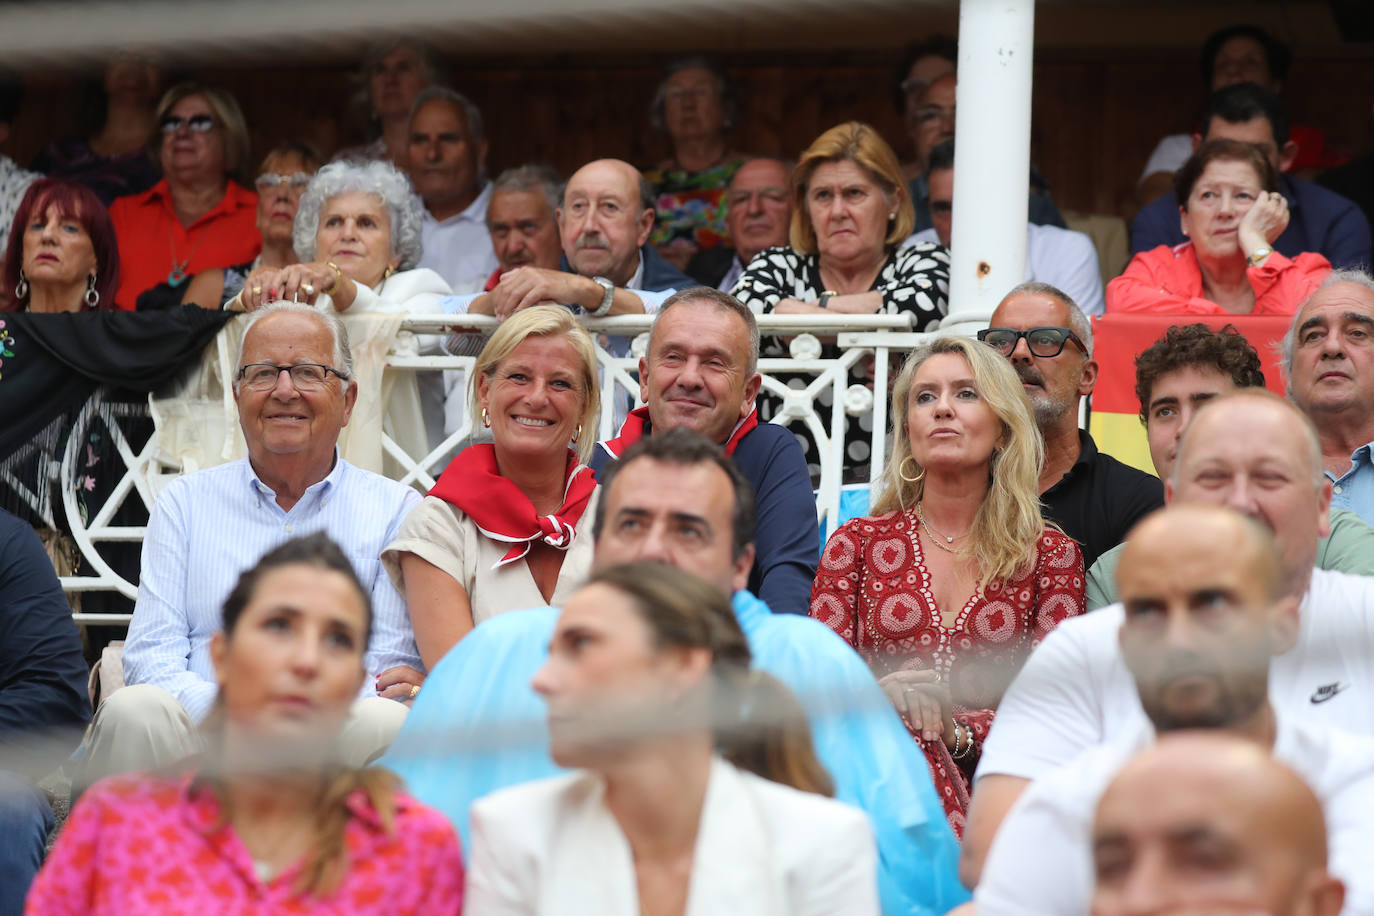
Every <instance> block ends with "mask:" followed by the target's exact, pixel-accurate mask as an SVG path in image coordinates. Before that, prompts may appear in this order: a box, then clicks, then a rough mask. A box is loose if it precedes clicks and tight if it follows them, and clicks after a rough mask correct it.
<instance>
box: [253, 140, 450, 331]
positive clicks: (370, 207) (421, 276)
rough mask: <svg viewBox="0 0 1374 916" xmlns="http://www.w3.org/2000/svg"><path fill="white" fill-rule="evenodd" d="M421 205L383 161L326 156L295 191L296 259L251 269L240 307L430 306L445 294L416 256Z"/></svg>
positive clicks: (382, 308) (416, 308)
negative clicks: (286, 303)
mask: <svg viewBox="0 0 1374 916" xmlns="http://www.w3.org/2000/svg"><path fill="white" fill-rule="evenodd" d="M422 214H423V210H422V209H421V205H420V199H419V198H418V197H416V196H415V193H414V192H413V191H412V190H411V188H410V181H409V180H408V179H407V178H406V177H405V175H403V174H401V172H400V171H398V170H397V169H396V167H395V166H393V165H391V164H390V163H388V162H365V163H359V162H334V163H330V164H329V165H327V166H325V167H324V168H322V169H320V170H319V171H318V172H316V173H315V177H314V178H312V179H311V181H310V184H309V186H308V187H307V188H306V189H305V194H303V195H302V196H301V202H300V208H299V209H298V210H297V211H296V225H295V228H294V230H293V234H292V235H293V242H294V245H295V248H296V254H297V255H298V256H299V257H300V259H301V263H299V264H292V265H290V266H288V267H283V268H280V269H278V270H267V271H262V272H259V273H257V274H255V275H253V276H252V277H250V278H249V279H248V281H247V282H246V283H245V284H244V289H243V292H242V293H241V294H240V295H239V304H240V307H241V308H244V309H247V310H249V311H251V310H253V309H256V308H258V307H260V306H261V305H263V304H264V303H267V302H272V301H274V300H277V299H287V300H291V301H296V302H309V303H313V304H326V303H327V304H329V305H332V306H333V307H334V309H335V310H336V311H340V312H342V311H347V310H356V311H384V312H437V311H440V310H441V309H440V307H439V304H438V300H439V298H440V297H442V296H448V295H451V294H452V290H450V289H449V286H448V284H447V283H445V282H444V279H443V278H442V277H440V276H439V275H438V274H437V273H435V272H434V271H432V270H429V269H428V268H416V267H415V265H416V264H417V263H418V262H419V260H420V250H421V249H420V223H421V219H422Z"/></svg>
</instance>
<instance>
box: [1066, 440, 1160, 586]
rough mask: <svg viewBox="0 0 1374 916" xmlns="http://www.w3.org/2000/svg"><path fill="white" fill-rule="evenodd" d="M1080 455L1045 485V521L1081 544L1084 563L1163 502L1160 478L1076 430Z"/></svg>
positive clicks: (1116, 541)
mask: <svg viewBox="0 0 1374 916" xmlns="http://www.w3.org/2000/svg"><path fill="white" fill-rule="evenodd" d="M1078 443H1079V447H1080V451H1079V453H1078V460H1077V461H1075V462H1074V463H1073V467H1071V468H1069V472H1068V473H1067V474H1065V475H1064V476H1063V477H1061V478H1060V479H1059V482H1058V483H1056V484H1055V485H1054V486H1052V487H1050V488H1049V489H1048V490H1046V491H1045V492H1044V493H1043V494H1042V495H1041V496H1040V501H1041V502H1042V503H1044V506H1045V508H1044V514H1045V521H1047V522H1054V523H1055V524H1056V525H1058V526H1059V527H1060V528H1062V529H1063V530H1064V533H1065V534H1067V535H1068V536H1069V537H1071V538H1073V539H1074V540H1075V541H1077V542H1078V543H1079V546H1081V547H1082V548H1083V568H1084V569H1091V568H1092V565H1093V564H1094V563H1096V562H1097V558H1098V556H1099V555H1101V554H1103V553H1105V552H1106V551H1108V550H1111V549H1112V548H1113V547H1115V546H1116V545H1117V544H1120V543H1121V542H1122V541H1124V540H1125V539H1126V534H1127V532H1129V531H1130V530H1131V528H1132V527H1134V526H1135V523H1136V522H1138V521H1140V520H1141V519H1142V518H1144V517H1145V516H1147V515H1149V514H1150V513H1151V512H1153V511H1154V510H1156V509H1158V508H1160V507H1161V506H1163V505H1164V484H1162V483H1160V480H1159V478H1158V477H1155V476H1154V475H1153V474H1146V473H1145V472H1144V471H1138V470H1136V469H1135V468H1133V467H1131V466H1130V465H1127V464H1122V463H1121V462H1120V461H1117V460H1116V459H1115V458H1113V457H1112V456H1111V455H1104V454H1102V453H1101V452H1099V451H1098V450H1097V443H1095V442H1093V437H1092V436H1090V435H1088V433H1087V432H1086V431H1085V430H1081V429H1080V430H1079V431H1078Z"/></svg>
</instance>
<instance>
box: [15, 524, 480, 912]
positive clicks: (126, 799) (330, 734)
mask: <svg viewBox="0 0 1374 916" xmlns="http://www.w3.org/2000/svg"><path fill="white" fill-rule="evenodd" d="M371 614H372V612H371V605H370V601H369V599H368V595H367V591H366V590H365V589H363V588H362V586H361V585H360V584H359V583H358V578H357V575H356V573H355V572H354V570H353V566H352V564H351V563H350V561H349V559H348V558H347V557H346V556H344V554H343V551H341V550H340V549H339V547H338V546H337V545H336V544H335V543H334V542H333V541H331V540H329V538H328V537H327V536H326V535H324V534H314V535H310V536H308V537H303V538H298V539H296V540H293V541H288V542H286V543H285V544H283V545H281V546H280V547H278V548H276V549H275V550H273V551H271V552H270V553H268V554H267V555H266V556H264V557H263V558H262V560H261V561H260V562H259V563H258V565H257V566H255V567H253V568H252V569H250V570H249V571H247V572H245V573H244V574H243V576H242V577H240V579H239V581H238V584H237V585H236V586H235V587H234V590H233V591H232V592H231V593H230V594H229V597H228V598H227V599H226V600H225V604H224V626H223V629H222V630H221V631H220V632H219V633H218V634H216V636H215V637H214V642H213V643H212V644H211V657H212V659H213V661H214V665H215V672H216V677H217V679H218V681H219V696H218V699H217V700H216V707H215V710H214V712H213V713H212V714H211V716H210V717H209V719H207V720H206V722H205V724H204V726H203V728H204V730H205V732H206V740H207V744H208V746H209V750H208V752H207V753H206V754H205V756H204V757H203V758H202V759H200V760H199V761H197V763H196V767H195V768H194V769H190V770H186V771H183V772H180V773H172V774H161V775H152V774H146V773H143V774H127V775H122V776H114V777H110V778H108V779H104V780H101V781H100V782H97V783H96V784H95V785H94V786H92V787H91V788H90V789H89V790H87V791H86V793H85V794H84V795H83V796H82V797H81V800H80V801H79V802H78V803H77V804H76V807H75V808H73V809H72V814H71V817H70V818H69V819H68V821H67V823H66V826H65V827H64V828H63V830H62V833H61V836H60V837H59V838H58V841H57V845H56V847H55V848H54V849H53V851H52V853H51V855H50V856H49V857H48V861H47V864H46V865H45V866H44V867H43V870H42V871H41V872H40V873H39V875H38V879H37V880H36V881H35V882H34V885H33V888H32V890H31V891H30V893H29V898H28V904H27V912H30V913H42V914H45V916H54V914H55V916H66V914H71V916H78V914H79V916H104V914H110V916H114V914H126V913H140V914H146V916H157V914H160V913H186V912H201V913H224V912H231V911H232V912H247V911H250V910H251V911H254V912H274V913H286V912H290V913H318V914H325V913H352V914H364V913H366V914H378V916H381V914H417V916H418V914H421V913H425V914H428V913H451V914H457V913H458V912H460V910H461V909H462V880H463V864H462V854H461V852H460V850H459V848H458V841H457V838H456V837H455V836H454V833H453V828H452V827H451V826H450V825H449V823H448V821H447V820H446V819H445V818H444V817H443V816H442V815H440V814H438V813H437V812H434V811H432V810H430V809H429V808H426V807H425V806H423V805H421V804H420V803H419V802H417V801H415V800H414V799H413V798H411V797H410V796H408V795H406V794H404V793H403V792H402V791H401V790H400V786H399V783H398V781H397V779H396V777H395V776H393V775H392V774H391V773H389V772H388V771H386V770H381V769H354V768H350V767H346V766H343V765H341V764H340V763H339V762H338V753H337V743H338V740H339V734H340V731H341V730H342V728H343V725H344V721H345V719H346V718H347V717H348V711H349V707H350V705H351V704H352V702H353V700H354V699H355V698H356V697H357V695H358V690H359V688H360V687H361V686H362V681H363V677H364V676H365V674H364V670H363V654H364V651H365V650H366V648H367V642H368V637H369V635H370V630H371V624H372V617H371Z"/></svg>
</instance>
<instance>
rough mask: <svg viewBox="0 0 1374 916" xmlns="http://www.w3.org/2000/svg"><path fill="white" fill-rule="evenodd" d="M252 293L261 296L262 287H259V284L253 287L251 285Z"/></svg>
mask: <svg viewBox="0 0 1374 916" xmlns="http://www.w3.org/2000/svg"><path fill="white" fill-rule="evenodd" d="M253 295H255V296H261V295H262V287H261V286H255V287H253Z"/></svg>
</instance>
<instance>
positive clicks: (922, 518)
mask: <svg viewBox="0 0 1374 916" xmlns="http://www.w3.org/2000/svg"><path fill="white" fill-rule="evenodd" d="M916 520H917V521H919V522H920V523H921V527H922V528H924V529H925V530H926V534H929V535H930V536H931V538H930V540H931V542H932V543H933V544H934V545H935V546H936V547H939V548H940V549H941V550H945V551H948V552H949V553H953V552H954V550H953V548H951V547H950V546H948V545H950V544H953V543H954V542H955V541H961V540H963V539H964V538H966V537H968V536H969V533H970V532H968V531H965V532H964V533H963V534H956V535H955V536H954V537H950V536H949V535H947V534H945V533H944V532H943V531H940V530H938V529H936V527H935V526H934V525H932V524H931V523H930V522H928V521H926V514H925V512H923V511H922V509H921V503H917V504H916ZM937 535H938V537H937ZM939 538H944V539H945V542H944V543H943V544H941V543H940V541H939Z"/></svg>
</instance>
